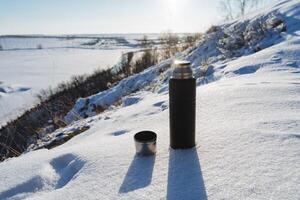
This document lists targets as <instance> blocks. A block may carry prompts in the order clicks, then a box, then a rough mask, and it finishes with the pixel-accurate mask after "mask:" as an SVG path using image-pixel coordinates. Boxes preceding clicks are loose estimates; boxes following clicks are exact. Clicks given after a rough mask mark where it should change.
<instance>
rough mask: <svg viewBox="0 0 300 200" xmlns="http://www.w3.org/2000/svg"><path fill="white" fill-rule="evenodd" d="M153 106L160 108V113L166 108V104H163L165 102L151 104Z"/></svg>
mask: <svg viewBox="0 0 300 200" xmlns="http://www.w3.org/2000/svg"><path fill="white" fill-rule="evenodd" d="M153 106H155V107H160V108H161V111H164V110H166V109H167V108H168V105H167V102H165V101H159V102H157V103H155V104H153Z"/></svg>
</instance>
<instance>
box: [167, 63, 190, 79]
mask: <svg viewBox="0 0 300 200" xmlns="http://www.w3.org/2000/svg"><path fill="white" fill-rule="evenodd" d="M190 64H191V63H190V62H189V61H186V60H176V61H174V63H173V67H174V70H173V73H172V76H171V78H173V79H190V78H193V71H192V69H191V67H190Z"/></svg>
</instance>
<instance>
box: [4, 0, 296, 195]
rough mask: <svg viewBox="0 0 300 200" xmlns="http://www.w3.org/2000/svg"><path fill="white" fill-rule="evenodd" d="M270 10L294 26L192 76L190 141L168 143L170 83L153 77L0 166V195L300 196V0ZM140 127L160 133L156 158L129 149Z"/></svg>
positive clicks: (142, 74)
mask: <svg viewBox="0 0 300 200" xmlns="http://www.w3.org/2000/svg"><path fill="white" fill-rule="evenodd" d="M272 9H278V10H279V11H280V12H281V14H282V16H283V17H284V19H285V20H286V21H287V23H288V24H291V25H292V28H291V29H289V25H288V27H287V28H288V32H287V33H286V34H285V35H284V39H283V40H282V41H281V42H280V43H278V44H276V45H273V46H271V47H268V48H266V49H264V50H261V51H259V52H257V53H254V54H250V55H247V56H243V57H240V58H237V59H232V60H231V61H224V62H221V61H218V62H216V63H214V64H213V66H214V70H213V72H212V74H211V75H210V76H209V77H207V78H205V80H203V79H201V78H200V79H198V80H197V81H198V87H197V101H196V103H197V110H196V111H197V112H196V113H197V114H196V118H197V123H196V141H197V146H196V147H195V148H193V149H189V150H176V151H175V150H171V149H169V109H168V90H167V89H166V88H167V81H164V80H165V79H164V77H156V78H154V80H153V81H152V84H153V85H152V87H150V86H149V87H148V88H147V87H146V89H143V90H139V91H137V92H136V93H134V94H130V95H129V96H128V95H125V96H124V97H123V100H122V101H123V103H122V105H121V106H118V107H116V106H111V107H110V108H109V109H108V110H107V111H105V112H104V113H101V114H99V115H95V113H92V114H91V116H92V117H89V118H87V119H83V120H80V121H74V122H72V123H71V124H70V125H69V127H67V128H66V129H61V130H58V131H57V132H62V133H63V132H64V131H69V130H70V128H72V127H73V126H74V127H76V126H79V125H84V124H85V125H88V126H90V129H89V130H87V131H85V132H84V133H82V134H80V135H78V136H76V137H74V138H73V139H71V140H70V141H68V142H67V143H65V144H63V145H61V146H59V147H56V148H54V149H52V150H45V149H41V150H36V151H29V152H27V153H25V154H23V155H21V156H20V157H18V158H11V159H8V160H7V161H5V162H3V163H0V199H168V200H182V199H188V200H189V199H195V200H196V199H213V200H219V199H230V200H239V199H259V200H260V199H289V200H297V199H299V197H300V191H299V186H300V173H299V166H300V115H299V112H300V77H299V74H300V61H299V57H300V37H299V35H298V34H299V30H300V23H296V21H297V22H299V20H300V2H299V1H295V0H294V1H286V2H283V3H282V4H280V5H276V6H274V7H272V8H270V9H269V10H267V11H268V12H269V11H272ZM267 11H264V12H267ZM194 53H195V52H194ZM195 62H197V61H195ZM160 66H161V65H158V66H154V67H152V68H150V69H149V70H148V71H146V72H143V73H141V75H140V76H146V75H145V74H147V73H149V75H150V74H151V73H152V72H153V71H155V69H157V68H159V67H160ZM163 75H166V74H163ZM134 77H135V78H136V76H134ZM150 77H151V79H152V78H153V77H152V76H150ZM128 80H129V79H127V81H128ZM147 80H150V79H147ZM149 84H150V83H149ZM120 85H122V84H120ZM120 85H119V86H116V88H117V87H121V86H120ZM150 85H151V84H150ZM124 86H125V85H124ZM153 87H155V89H153ZM137 88H138V87H137ZM151 88H152V89H151ZM138 89H140V88H138ZM131 92H133V91H131ZM120 96H123V94H122V95H120ZM90 98H96V97H95V96H92V97H90ZM130 99H131V100H130ZM98 100H99V101H100V99H98ZM93 115H94V116H93ZM141 130H152V131H155V132H156V133H157V135H158V140H157V154H156V156H152V157H139V156H136V155H135V149H134V142H133V135H134V134H135V133H136V132H138V131H141Z"/></svg>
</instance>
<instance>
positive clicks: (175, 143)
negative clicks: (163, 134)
mask: <svg viewBox="0 0 300 200" xmlns="http://www.w3.org/2000/svg"><path fill="white" fill-rule="evenodd" d="M169 101H170V109H169V110H170V146H171V148H173V149H187V148H192V147H194V146H195V125H196V124H195V122H196V79H195V78H193V77H190V78H186V79H180V78H173V77H172V78H171V79H170V81H169Z"/></svg>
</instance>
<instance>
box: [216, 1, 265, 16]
mask: <svg viewBox="0 0 300 200" xmlns="http://www.w3.org/2000/svg"><path fill="white" fill-rule="evenodd" d="M262 2H263V0H220V2H219V7H220V11H221V12H222V13H223V15H224V16H223V17H224V19H225V20H231V19H234V18H235V17H239V16H244V15H245V14H246V13H247V12H248V11H249V10H251V9H253V8H255V7H257V6H259V5H260V4H261V3H262Z"/></svg>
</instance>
